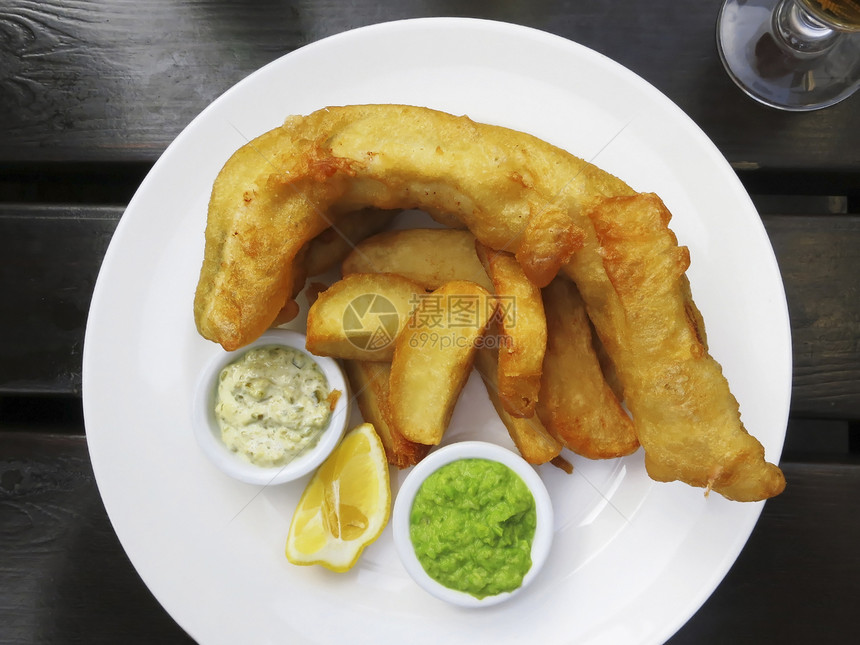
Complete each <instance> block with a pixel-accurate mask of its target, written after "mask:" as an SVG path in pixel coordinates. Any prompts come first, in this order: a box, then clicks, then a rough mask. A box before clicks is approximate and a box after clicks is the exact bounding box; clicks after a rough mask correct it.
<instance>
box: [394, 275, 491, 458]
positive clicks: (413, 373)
mask: <svg viewBox="0 0 860 645" xmlns="http://www.w3.org/2000/svg"><path fill="white" fill-rule="evenodd" d="M494 312H495V298H494V297H493V296H492V295H491V294H490V293H489V292H488V291H487V290H486V289H484V288H483V287H481V286H479V285H477V284H475V283H474V282H466V281H460V280H457V281H453V282H448V283H446V284H444V285H442V286H441V287H440V288H438V289H436V291H433V292H432V293H430V294H427V295H426V302H425V303H422V304H419V305H418V307H416V308H415V310H414V311H413V312H412V315H411V316H410V318H409V321H408V322H407V324H406V326H405V327H404V328H403V331H402V332H401V333H400V335H399V336H398V337H397V342H396V343H395V348H394V358H393V359H392V361H391V377H390V379H389V386H390V396H389V406H390V410H391V420H392V422H393V424H394V427H395V428H396V429H397V431H398V432H400V433H401V434H402V435H403V436H405V437H406V438H407V439H409V440H410V441H415V442H417V443H423V444H427V445H436V444H438V443H439V442H440V441H441V440H442V435H443V434H444V432H445V429H446V428H447V427H448V422H449V421H450V420H451V414H452V413H453V412H454V406H455V405H456V403H457V399H458V398H459V397H460V392H461V391H462V389H463V386H464V385H465V384H466V379H468V377H469V373H470V372H471V371H472V364H473V362H474V357H475V351H476V349H477V345H478V343H479V341H480V339H481V338H483V335H484V332H485V330H486V327H487V324H488V323H489V320H490V318H491V316H492V315H493V313H494Z"/></svg>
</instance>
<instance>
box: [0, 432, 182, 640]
mask: <svg viewBox="0 0 860 645" xmlns="http://www.w3.org/2000/svg"><path fill="white" fill-rule="evenodd" d="M0 553H2V559H0V643H3V644H4V645H30V644H32V643H70V644H72V643H80V644H84V643H87V644H89V643H92V644H94V645H95V644H102V643H103V644H105V645H108V644H111V645H113V644H114V643H188V642H191V640H190V639H188V638H187V637H186V636H185V634H184V632H183V631H182V630H181V629H180V628H179V627H178V626H177V625H176V623H175V622H174V621H173V620H172V619H171V618H170V617H169V616H168V615H167V614H166V613H165V612H164V610H163V609H161V607H160V605H159V604H158V603H157V601H156V600H155V598H153V596H152V594H151V593H150V592H149V590H148V589H147V588H146V586H145V585H144V584H143V582H142V581H141V580H140V577H139V576H138V575H137V573H136V572H135V571H134V568H133V567H132V566H131V563H130V562H129V561H128V558H127V557H126V555H125V553H124V551H123V550H122V547H121V546H120V543H119V541H118V540H117V538H116V534H115V533H114V531H113V528H112V527H111V525H110V521H109V520H108V518H107V515H106V514H105V510H104V506H103V505H102V502H101V498H100V497H99V493H98V489H97V488H96V485H95V481H94V479H93V472H92V467H91V466H90V461H89V455H88V453H87V447H86V441H85V440H84V438H83V436H82V435H77V436H56V435H47V434H43V433H22V432H0Z"/></svg>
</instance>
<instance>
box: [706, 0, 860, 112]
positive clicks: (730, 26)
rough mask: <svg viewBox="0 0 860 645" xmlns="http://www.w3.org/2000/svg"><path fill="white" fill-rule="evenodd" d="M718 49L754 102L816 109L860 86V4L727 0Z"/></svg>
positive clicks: (812, 0) (836, 0) (825, 0)
mask: <svg viewBox="0 0 860 645" xmlns="http://www.w3.org/2000/svg"><path fill="white" fill-rule="evenodd" d="M717 45H718V48H719V51H720V57H721V58H722V60H723V64H724V65H725V67H726V70H728V72H729V75H730V76H731V77H732V79H733V80H734V81H735V83H737V84H738V86H740V88H741V89H742V90H743V91H744V92H746V93H747V94H749V95H750V96H751V97H752V98H754V99H756V100H757V101H760V102H761V103H764V104H766V105H770V106H772V107H776V108H780V109H783V110H793V111H804V110H816V109H819V108H823V107H827V106H829V105H833V104H834V103H837V102H839V101H841V100H843V99H846V98H848V97H849V96H851V94H853V93H854V92H855V91H856V90H857V89H858V87H860V0H725V3H724V4H723V7H722V9H721V11H720V16H719V19H718V21H717Z"/></svg>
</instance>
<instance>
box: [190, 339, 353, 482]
mask: <svg viewBox="0 0 860 645" xmlns="http://www.w3.org/2000/svg"><path fill="white" fill-rule="evenodd" d="M264 345H281V346H284V347H292V348H293V349H298V350H300V351H302V352H304V353H305V354H307V355H308V356H310V357H311V358H312V359H313V360H314V361H316V364H317V365H319V367H320V369H321V370H322V373H323V374H324V375H325V377H326V379H327V380H328V385H329V388H330V389H332V390H340V392H341V395H340V397H339V398H338V400H337V403H336V404H335V408H334V410H332V414H331V418H330V419H329V425H328V427H327V428H326V429H325V430H323V433H322V435H321V436H320V438H319V440H318V441H317V443H316V445H315V446H314V447H313V448H310V449H308V450H306V451H305V452H303V453H302V454H301V455H299V456H298V457H296V458H295V459H293V460H292V461H290V462H289V463H287V464H286V465H284V466H274V467H262V466H257V465H255V464H252V463H250V462H248V461H246V460H244V459H242V458H241V457H240V456H239V455H237V454H236V453H234V452H233V451H231V450H230V449H229V448H227V446H226V445H225V444H224V442H223V441H222V440H221V429H220V427H219V426H218V421H217V419H216V418H215V397H216V391H217V383H218V375H219V374H220V373H221V370H222V369H223V368H224V367H226V366H227V365H228V364H230V363H232V362H233V361H235V360H237V359H239V358H240V357H241V356H242V355H243V354H244V353H245V352H247V351H249V350H250V349H253V348H254V347H260V346H264ZM193 406H194V407H193V410H192V418H193V423H194V435H195V437H196V439H197V443H198V444H199V445H200V448H201V449H202V450H203V452H204V453H205V454H206V456H207V457H209V459H210V460H211V461H212V463H214V464H215V465H216V466H217V467H218V468H220V469H221V470H222V471H223V472H225V473H226V474H228V475H230V476H231V477H234V478H236V479H238V480H240V481H243V482H246V483H249V484H259V485H263V486H265V485H273V484H282V483H284V482H288V481H292V480H294V479H298V478H299V477H302V476H303V475H306V474H307V473H309V472H311V471H312V470H314V469H315V468H316V467H317V466H319V465H320V464H321V463H322V462H323V461H325V459H326V457H328V456H329V454H331V452H332V451H333V450H334V449H335V447H336V446H337V444H338V442H339V441H340V439H341V437H342V436H343V433H344V431H345V430H346V424H347V422H348V421H349V408H350V396H349V389H348V386H347V381H346V378H345V376H344V373H343V371H342V370H341V368H340V365H338V363H337V362H336V361H335V360H334V359H331V358H328V357H324V356H314V355H313V354H311V353H310V352H308V351H307V350H306V349H305V336H304V335H303V334H300V333H298V332H294V331H289V330H286V329H270V330H269V331H267V332H265V333H264V334H263V335H262V336H260V338H258V339H257V340H255V341H254V342H252V343H250V344H248V345H246V346H244V347H242V348H241V349H238V350H236V351H233V352H223V351H222V352H220V353H218V354H217V355H216V356H214V357H213V358H212V359H211V360H210V361H209V362H208V363H207V364H206V366H205V367H204V369H203V371H202V372H201V374H200V378H199V381H198V383H197V389H196V392H195V394H194V403H193Z"/></svg>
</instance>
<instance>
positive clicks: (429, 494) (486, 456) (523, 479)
mask: <svg viewBox="0 0 860 645" xmlns="http://www.w3.org/2000/svg"><path fill="white" fill-rule="evenodd" d="M391 522H392V529H393V536H394V544H395V547H396V549H397V553H398V555H399V557H400V560H401V562H402V563H403V566H404V567H405V569H406V571H407V573H408V574H409V575H410V576H411V577H412V578H413V579H414V580H415V582H417V583H418V584H419V585H420V586H421V587H422V588H423V589H424V590H425V591H427V592H428V593H430V594H432V595H433V596H435V597H436V598H438V599H440V600H444V601H446V602H449V603H452V604H455V605H459V606H461V607H485V606H490V605H495V604H497V603H500V602H503V601H506V600H508V599H510V598H512V597H513V596H514V595H516V594H518V593H520V592H521V591H522V590H523V589H524V588H525V587H527V586H528V585H529V583H531V581H532V580H534V578H535V577H536V576H537V575H538V573H539V571H540V569H541V567H542V566H543V564H544V562H545V561H546V558H547V555H548V554H549V551H550V546H551V544H552V536H553V510H552V504H551V501H550V497H549V493H548V492H547V490H546V487H545V486H544V484H543V481H542V480H541V478H540V476H539V475H538V474H537V472H536V471H535V469H534V468H533V467H532V466H531V465H530V464H528V463H527V462H526V461H525V460H524V459H523V458H522V457H520V456H519V455H517V454H515V453H513V452H512V451H510V450H508V449H507V448H504V447H502V446H498V445H496V444H492V443H487V442H483V441H463V442H459V443H455V444H451V445H448V446H445V447H442V448H439V449H437V450H436V451H434V452H432V453H430V454H429V455H428V456H427V457H425V458H424V459H423V460H422V461H421V462H419V463H418V464H417V465H416V466H415V467H414V468H413V470H412V471H411V472H410V473H409V474H408V475H407V477H406V479H405V480H404V482H403V484H402V486H401V487H400V490H399V491H398V493H397V498H396V500H395V504H394V511H393V514H392V520H391Z"/></svg>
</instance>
